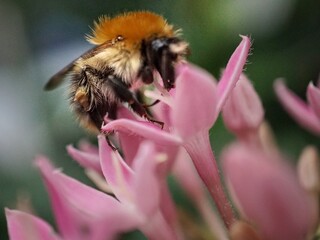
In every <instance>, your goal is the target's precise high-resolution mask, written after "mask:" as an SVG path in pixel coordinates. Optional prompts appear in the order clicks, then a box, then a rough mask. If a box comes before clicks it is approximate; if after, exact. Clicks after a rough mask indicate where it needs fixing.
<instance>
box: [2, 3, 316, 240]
mask: <svg viewBox="0 0 320 240" xmlns="http://www.w3.org/2000/svg"><path fill="white" fill-rule="evenodd" d="M129 10H151V11H154V12H156V13H159V14H162V15H163V16H164V17H165V18H167V19H168V21H169V22H170V23H173V24H174V25H175V26H177V27H179V28H182V29H183V33H184V38H185V39H186V40H187V41H188V42H190V45H191V50H192V54H191V56H190V61H192V62H194V63H196V64H198V65H200V66H201V67H203V68H206V69H207V70H208V71H210V72H212V73H213V74H214V75H215V76H216V77H218V76H219V74H220V71H221V68H223V67H224V66H225V65H226V63H227V60H228V58H229V57H230V55H231V53H232V52H233V50H234V49H235V47H236V46H237V45H238V44H239V42H240V41H241V39H240V37H239V34H243V35H250V36H251V38H252V39H253V49H252V53H253V54H252V55H251V56H250V57H249V61H248V64H247V65H246V74H247V75H248V76H249V78H250V79H251V80H252V81H253V83H254V86H255V88H256V90H257V92H258V93H259V95H260V96H261V98H262V101H263V104H264V107H265V111H266V118H267V120H268V121H269V122H270V123H271V125H272V127H273V129H274V131H275V134H276V137H277V139H278V141H279V145H280V146H281V148H282V149H283V151H284V152H285V153H286V154H288V155H289V156H290V157H292V159H293V160H294V159H296V158H297V157H298V155H299V152H300V151H301V149H302V148H303V146H305V145H307V144H314V145H316V146H318V147H319V146H320V145H319V138H317V137H315V136H313V135H312V134H309V133H308V132H306V131H305V130H303V129H302V128H301V127H299V126H298V125H297V124H296V123H295V122H294V121H293V120H291V118H290V117H289V116H288V115H287V114H286V113H285V112H284V111H283V109H282V108H281V106H280V105H279V103H278V102H277V100H276V98H275V95H274V92H273V89H272V84H273V82H274V80H275V79H276V78H278V77H284V78H285V79H286V82H287V84H288V85H289V87H290V88H291V89H293V90H294V91H295V92H296V93H297V94H299V95H300V96H301V97H303V98H304V97H305V89H306V87H307V84H308V82H309V81H311V80H313V81H316V80H317V79H318V77H319V73H320V1H319V0H304V1H303V0H256V1H252V0H197V1H194V0H184V1H183V0H176V1H169V0H148V1H147V0H118V1H116V0H112V1H110V0H92V1H88V0H67V1H66V0H55V1H49V0H41V1H40V0H8V1H4V0H0V33H1V35H0V81H1V85H0V188H1V193H0V207H1V209H3V208H4V207H9V208H15V207H16V200H17V197H18V196H21V195H28V196H30V198H31V201H32V204H33V207H34V209H35V211H36V213H37V214H38V215H39V216H41V217H42V218H44V219H46V220H48V221H49V222H50V223H53V219H52V212H51V209H50V204H49V199H48V198H47V194H46V192H45V190H44V187H43V185H42V182H41V178H40V176H39V173H38V172H37V170H36V169H35V168H34V166H33V164H32V161H33V159H34V156H36V155H37V154H46V155H47V156H49V157H50V158H51V159H52V160H53V162H54V163H55V165H56V166H57V167H61V168H63V169H64V171H65V172H66V173H67V174H70V175H72V176H74V177H76V178H79V179H84V181H86V182H87V180H86V179H85V177H84V174H83V171H82V169H81V168H80V167H79V166H78V165H77V164H76V163H74V162H73V161H72V160H70V158H69V157H68V156H67V154H66V151H65V145H67V144H69V143H74V144H76V143H77V142H78V140H79V139H81V138H84V137H86V136H87V134H86V133H85V132H84V131H83V130H81V129H80V128H79V127H78V126H77V124H76V123H75V121H74V119H73V116H72V114H71V113H70V111H69V107H68V103H67V100H66V99H67V96H66V85H64V86H63V87H60V88H59V89H57V90H56V91H53V92H43V90H42V87H43V85H44V84H45V82H46V81H47V80H48V79H49V77H50V76H51V75H52V74H54V73H55V72H57V71H58V70H60V68H62V67H63V66H64V65H66V64H67V63H69V62H70V61H71V60H73V59H74V58H76V57H78V56H79V55H80V54H81V53H83V52H84V51H85V50H87V49H88V48H90V45H89V44H88V43H87V42H86V41H85V39H84V34H86V33H89V32H90V28H89V26H92V22H93V20H95V19H97V17H99V16H100V15H102V14H108V15H114V14H117V13H121V12H124V11H129ZM211 138H212V144H213V148H214V151H215V153H216V154H217V155H219V153H220V151H221V149H222V148H223V146H225V145H226V143H228V142H230V141H231V140H232V138H233V137H232V136H231V135H230V134H229V133H228V132H227V131H226V130H225V129H224V127H223V124H222V123H221V120H219V121H218V123H217V124H216V125H215V126H214V128H213V129H212V132H211ZM91 139H92V140H93V141H94V140H95V139H94V138H93V137H91ZM0 238H1V239H7V238H8V237H7V230H6V221H5V218H4V213H3V211H2V212H1V214H0Z"/></svg>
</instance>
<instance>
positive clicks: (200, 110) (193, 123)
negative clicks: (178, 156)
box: [171, 64, 216, 140]
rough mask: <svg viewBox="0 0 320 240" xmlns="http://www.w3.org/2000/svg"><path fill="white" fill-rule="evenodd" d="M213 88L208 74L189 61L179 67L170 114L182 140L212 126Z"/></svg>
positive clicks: (212, 82)
mask: <svg viewBox="0 0 320 240" xmlns="http://www.w3.org/2000/svg"><path fill="white" fill-rule="evenodd" d="M215 89H216V88H215V83H214V79H213V78H212V77H211V75H210V74H209V73H207V72H206V71H204V70H203V69H200V68H198V67H196V66H194V65H191V64H185V65H184V66H183V70H181V71H180V75H179V76H178V78H177V79H176V93H175V96H174V103H173V107H172V115H171V117H172V125H173V126H174V130H175V131H176V132H177V134H178V135H179V136H180V137H181V138H182V139H184V140H185V139H186V138H188V137H191V136H193V135H195V134H196V133H198V132H199V131H202V130H204V129H206V130H209V129H210V128H211V127H212V125H213V123H214V121H215V120H216V114H215V113H216V112H215V100H216V98H215Z"/></svg>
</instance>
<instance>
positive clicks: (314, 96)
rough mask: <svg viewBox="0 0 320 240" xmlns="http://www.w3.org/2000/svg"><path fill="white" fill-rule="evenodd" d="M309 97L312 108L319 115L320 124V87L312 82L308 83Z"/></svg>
mask: <svg viewBox="0 0 320 240" xmlns="http://www.w3.org/2000/svg"><path fill="white" fill-rule="evenodd" d="M307 98H308V102H309V104H310V106H311V108H312V110H313V111H314V113H315V114H316V115H317V116H318V120H319V124H320V88H318V87H315V86H314V85H313V83H312V82H310V83H309V85H308V89H307Z"/></svg>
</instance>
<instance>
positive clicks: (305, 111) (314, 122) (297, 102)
mask: <svg viewBox="0 0 320 240" xmlns="http://www.w3.org/2000/svg"><path fill="white" fill-rule="evenodd" d="M274 88H275V91H276V94H277V96H278V98H279V100H280V102H281V103H282V105H283V106H284V108H285V109H286V110H287V111H288V112H289V114H291V116H292V117H293V118H294V119H295V120H296V121H297V122H298V123H299V124H301V125H302V126H303V127H305V128H306V129H308V130H309V131H310V132H311V133H316V134H320V121H319V118H318V117H317V115H316V114H315V113H314V111H313V110H312V109H311V108H310V107H309V106H308V105H307V104H306V103H305V102H304V101H302V100H301V99H300V98H299V97H298V96H296V95H295V94H294V93H293V92H291V91H290V90H289V89H287V87H286V86H285V84H284V83H283V81H282V80H277V81H276V82H275V85H274Z"/></svg>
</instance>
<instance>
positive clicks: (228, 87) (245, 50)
mask: <svg viewBox="0 0 320 240" xmlns="http://www.w3.org/2000/svg"><path fill="white" fill-rule="evenodd" d="M241 37H242V41H241V43H240V44H239V46H238V47H237V49H236V50H235V51H234V52H233V54H232V56H231V57H230V59H229V62H228V64H227V67H226V69H225V70H224V72H223V75H222V78H221V79H220V81H219V83H218V86H217V101H218V103H217V104H216V109H215V111H216V112H217V113H216V114H217V115H218V114H219V112H220V110H221V108H222V107H223V105H224V103H225V101H226V99H227V98H228V96H229V94H230V92H231V91H232V89H233V88H234V87H235V85H236V82H237V81H238V79H239V77H240V74H241V72H242V70H243V66H244V64H245V63H246V61H247V57H248V54H249V50H250V44H251V43H250V39H249V38H248V37H246V36H241Z"/></svg>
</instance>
